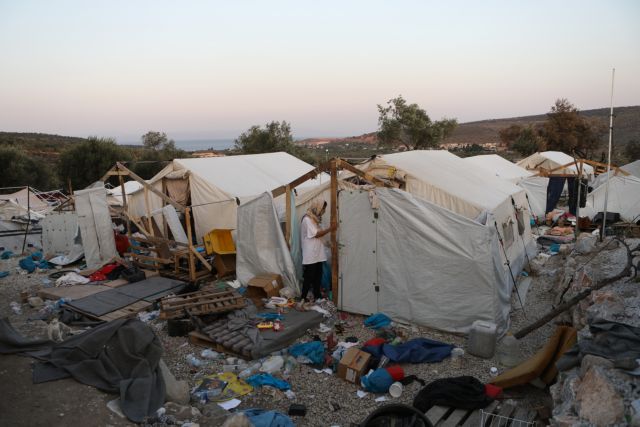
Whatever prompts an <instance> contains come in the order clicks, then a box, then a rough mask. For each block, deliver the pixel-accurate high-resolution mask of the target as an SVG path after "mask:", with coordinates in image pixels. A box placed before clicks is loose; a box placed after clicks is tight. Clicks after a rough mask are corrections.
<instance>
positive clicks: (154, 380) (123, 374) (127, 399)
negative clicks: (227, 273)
mask: <svg viewBox="0 0 640 427" xmlns="http://www.w3.org/2000/svg"><path fill="white" fill-rule="evenodd" d="M0 352H2V353H23V354H25V355H28V356H31V357H34V358H37V359H39V360H41V361H42V362H43V363H40V364H36V365H35V366H34V371H33V380H34V383H41V382H46V381H52V380H57V379H62V378H66V377H69V376H71V377H73V378H75V379H76V380H77V381H79V382H81V383H83V384H87V385H91V386H93V387H96V388H98V389H100V390H103V391H105V392H108V393H115V394H119V395H120V406H121V408H122V412H123V413H124V414H125V415H126V416H127V418H129V419H130V420H131V421H134V422H141V421H142V420H143V419H144V418H145V417H147V416H152V415H154V414H155V412H156V410H157V409H158V408H160V407H161V406H162V404H163V403H164V397H165V385H164V381H163V380H162V376H161V375H160V373H159V368H158V363H159V361H160V357H161V355H162V345H161V344H160V340H159V339H158V337H156V335H155V334H154V332H153V330H152V329H151V328H149V327H148V326H147V325H145V324H144V323H143V322H141V321H139V320H137V319H119V320H113V321H111V322H108V323H104V324H102V325H100V326H97V327H96V328H94V329H91V330H88V331H86V332H83V333H82V334H80V335H75V336H72V337H71V338H69V339H67V340H65V341H63V342H61V343H59V344H55V343H52V342H51V341H46V340H29V339H25V338H24V337H22V336H21V335H20V334H19V333H17V332H16V331H15V330H14V329H13V328H12V327H11V325H10V324H9V323H8V322H7V321H6V320H2V321H0Z"/></svg>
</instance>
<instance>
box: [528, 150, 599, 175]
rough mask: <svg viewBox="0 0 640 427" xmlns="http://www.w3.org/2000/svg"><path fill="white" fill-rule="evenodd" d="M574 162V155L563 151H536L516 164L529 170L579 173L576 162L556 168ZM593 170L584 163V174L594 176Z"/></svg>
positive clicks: (563, 173)
mask: <svg viewBox="0 0 640 427" xmlns="http://www.w3.org/2000/svg"><path fill="white" fill-rule="evenodd" d="M573 162H575V159H574V158H573V157H571V156H570V155H568V154H565V153H563V152H561V151H543V152H539V153H534V154H532V155H530V156H529V157H527V158H525V159H522V160H520V161H519V162H518V163H516V165H518V166H520V167H522V168H525V169H526V170H528V171H543V170H546V171H551V170H553V172H552V173H553V174H556V175H577V174H578V168H577V167H576V165H575V164H572V165H570V166H567V167H565V168H561V169H556V168H560V167H561V166H564V165H568V164H569V163H573ZM554 169H555V170H554ZM593 172H594V170H593V167H592V166H590V165H587V164H584V165H583V169H582V174H583V176H587V177H590V176H593Z"/></svg>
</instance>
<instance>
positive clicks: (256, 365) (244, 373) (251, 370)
mask: <svg viewBox="0 0 640 427" xmlns="http://www.w3.org/2000/svg"><path fill="white" fill-rule="evenodd" d="M260 366H262V365H261V364H260V362H256V363H254V364H253V365H251V366H249V367H248V368H246V369H245V370H243V371H242V372H240V373H239V374H238V378H242V379H245V378H249V377H250V376H251V375H253V374H255V373H256V372H258V371H259V370H260Z"/></svg>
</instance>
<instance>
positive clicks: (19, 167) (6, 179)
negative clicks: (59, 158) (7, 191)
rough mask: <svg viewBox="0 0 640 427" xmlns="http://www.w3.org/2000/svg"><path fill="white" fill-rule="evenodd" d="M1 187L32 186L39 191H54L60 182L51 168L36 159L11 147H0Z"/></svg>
mask: <svg viewBox="0 0 640 427" xmlns="http://www.w3.org/2000/svg"><path fill="white" fill-rule="evenodd" d="M0 165H2V173H0V187H21V186H26V185H29V186H32V187H35V188H37V189H38V190H42V191H45V190H53V189H56V188H57V186H58V180H57V179H56V177H55V176H54V175H53V174H52V173H51V168H50V167H49V166H48V165H47V164H45V162H44V161H43V160H41V159H38V158H36V157H31V156H28V155H26V154H24V152H22V151H20V150H18V149H16V148H14V147H10V146H0Z"/></svg>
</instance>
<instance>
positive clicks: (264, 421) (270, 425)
mask: <svg viewBox="0 0 640 427" xmlns="http://www.w3.org/2000/svg"><path fill="white" fill-rule="evenodd" d="M292 210H294V209H292ZM242 413H243V414H244V415H245V416H246V417H247V418H249V421H251V424H252V425H253V426H254V427H296V425H295V424H294V423H293V421H291V418H289V417H287V416H286V415H284V414H281V413H280V412H276V411H267V410H265V409H255V408H254V409H247V410H245V411H242Z"/></svg>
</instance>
